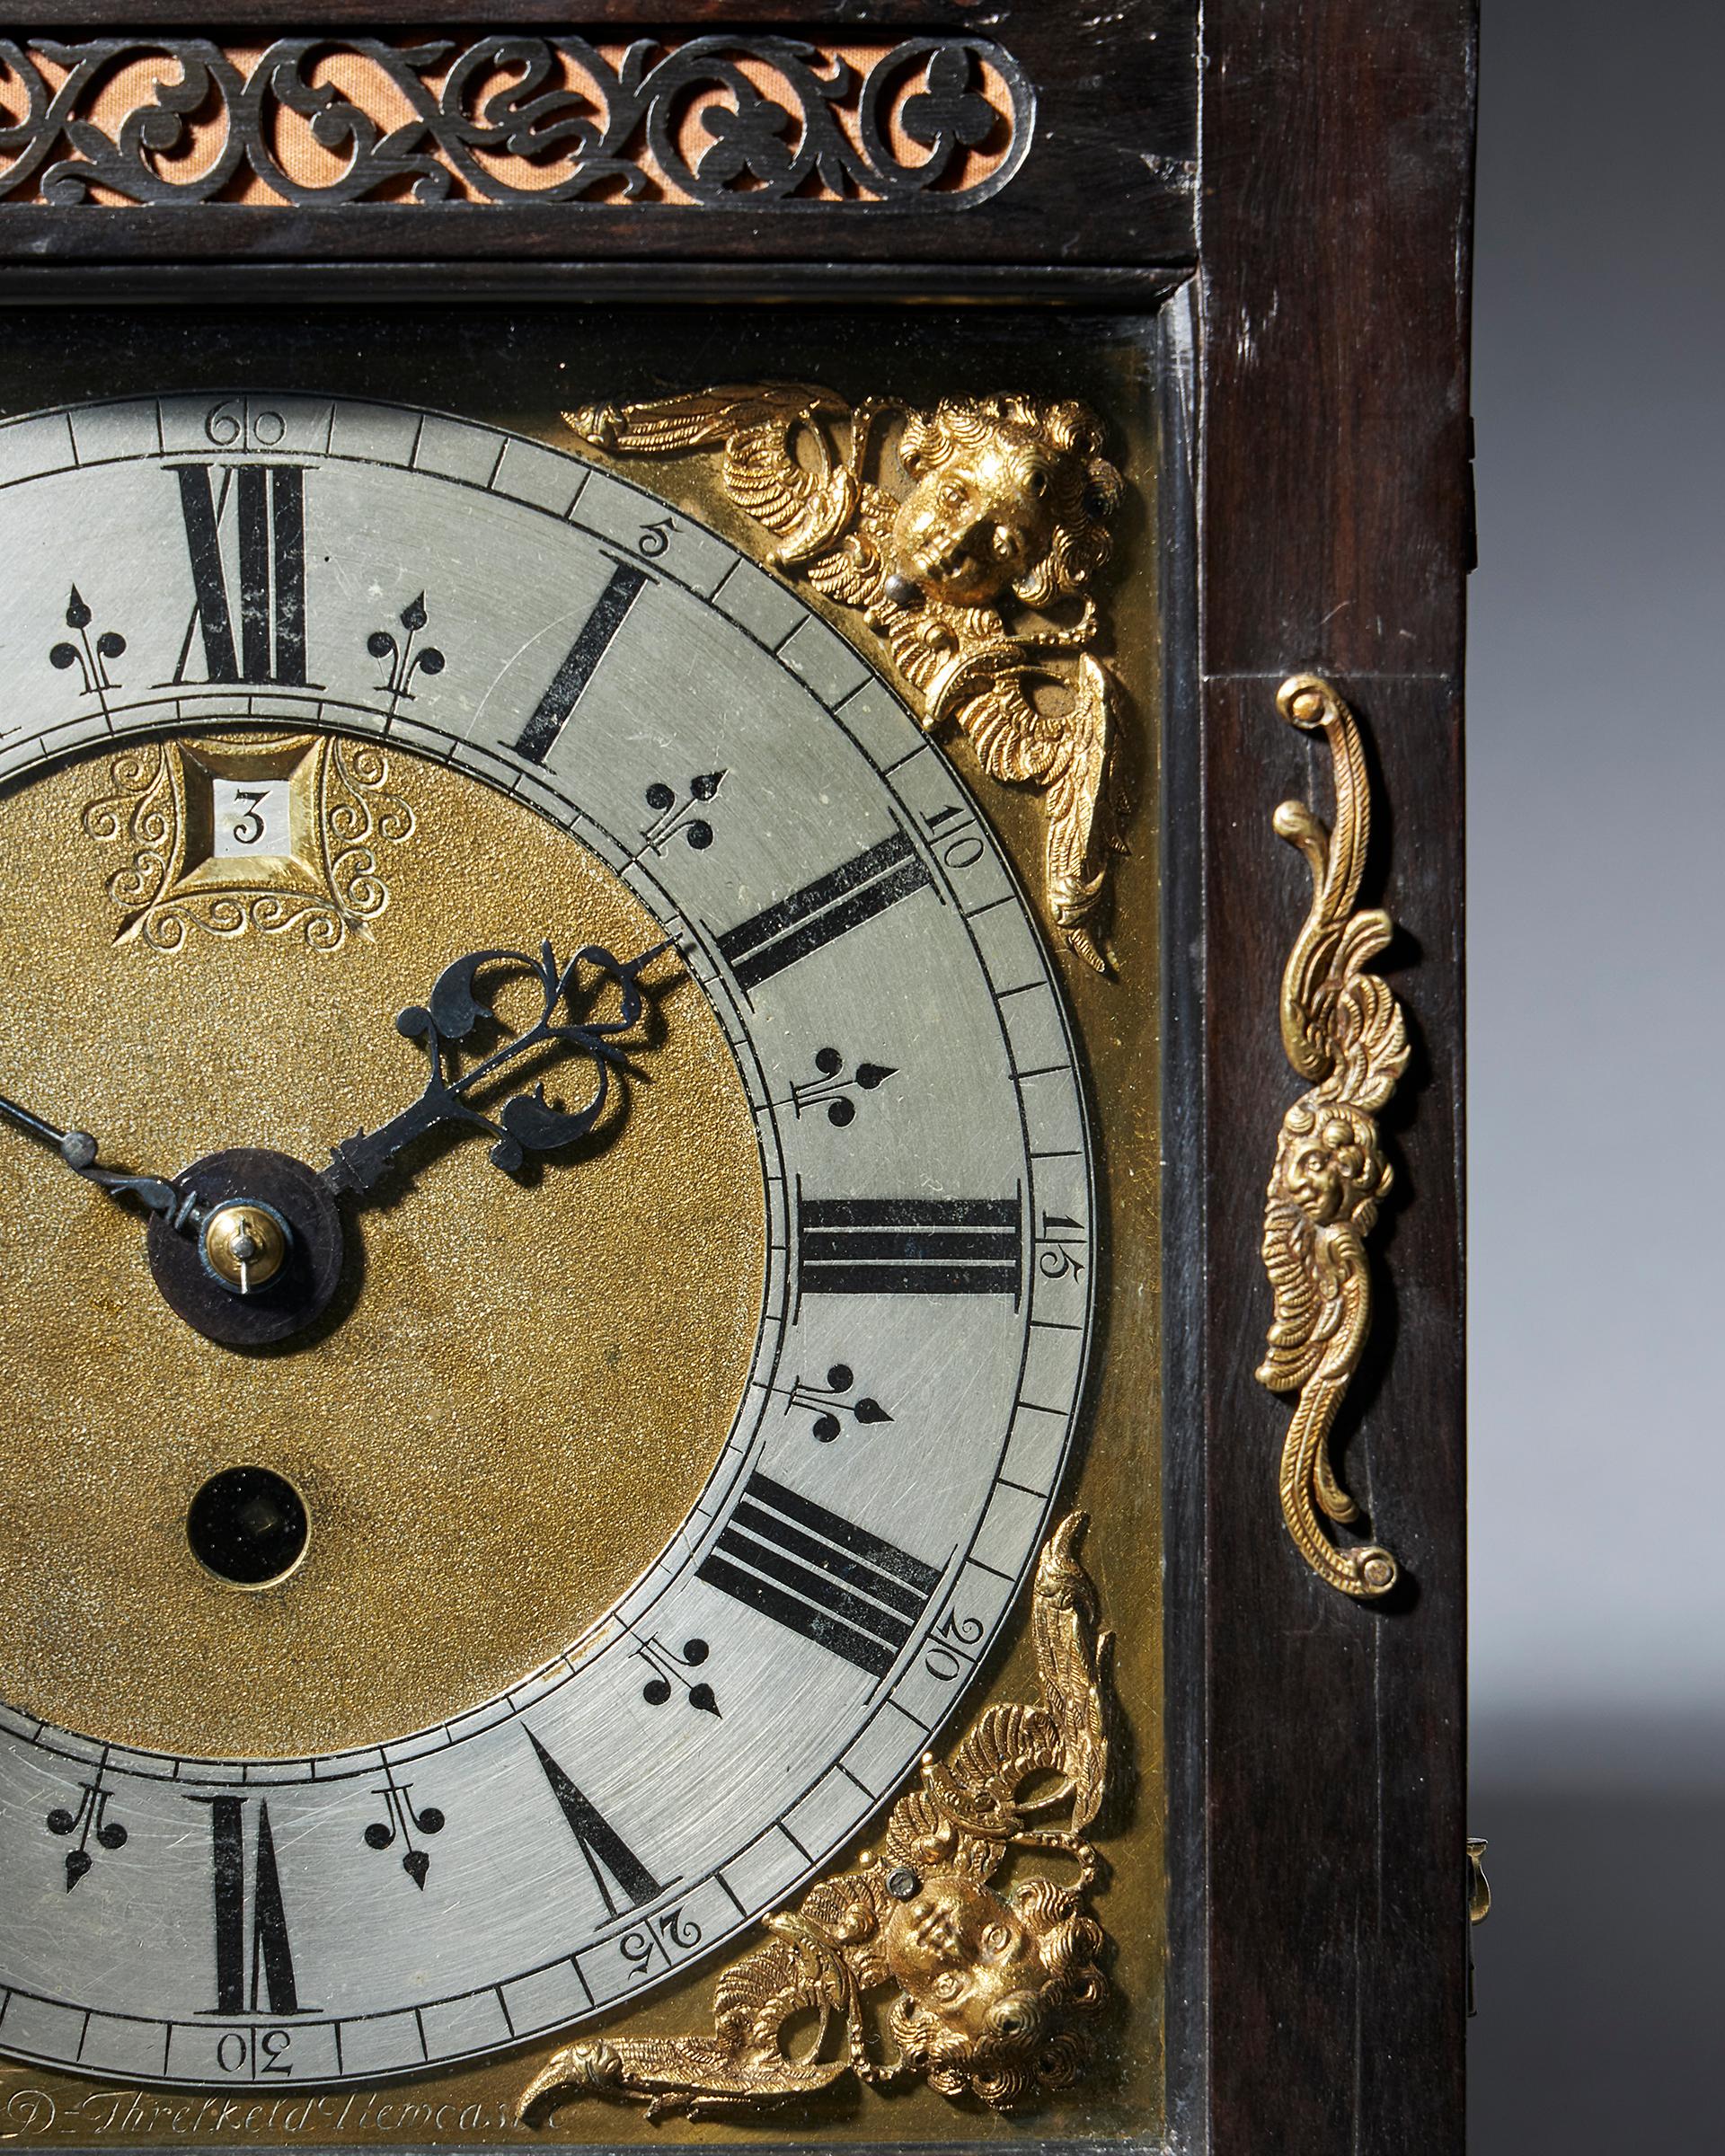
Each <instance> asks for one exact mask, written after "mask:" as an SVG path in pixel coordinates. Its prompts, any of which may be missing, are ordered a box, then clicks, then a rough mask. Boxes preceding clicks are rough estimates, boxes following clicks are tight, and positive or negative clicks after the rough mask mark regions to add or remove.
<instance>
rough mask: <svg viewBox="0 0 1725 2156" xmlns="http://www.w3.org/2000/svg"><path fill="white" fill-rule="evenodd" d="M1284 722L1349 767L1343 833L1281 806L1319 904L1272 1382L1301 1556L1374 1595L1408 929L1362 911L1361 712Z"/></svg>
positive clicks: (1330, 711) (1280, 1210)
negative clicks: (1356, 1441)
mask: <svg viewBox="0 0 1725 2156" xmlns="http://www.w3.org/2000/svg"><path fill="white" fill-rule="evenodd" d="M1276 700H1277V702H1278V706H1279V707H1280V710H1281V713H1282V716H1283V717H1284V718H1285V719H1286V720H1287V721H1288V723H1289V724H1290V725H1292V726H1297V727H1299V728H1301V729H1304V730H1305V731H1306V732H1308V733H1319V732H1321V733H1322V734H1323V737H1324V739H1325V740H1326V741H1327V742H1328V744H1329V747H1330V754H1331V764H1332V767H1333V770H1334V773H1335V789H1336V821H1335V827H1334V829H1333V830H1332V831H1331V830H1326V829H1325V828H1324V826H1323V824H1322V823H1321V822H1320V821H1319V819H1318V817H1316V816H1315V815H1314V813H1313V812H1312V810H1311V809H1310V808H1307V807H1306V805H1305V803H1304V802H1303V801H1284V802H1283V803H1282V805H1281V807H1280V808H1278V809H1277V811H1276V817H1275V824H1276V829H1277V831H1278V834H1279V835H1281V836H1282V837H1283V838H1285V839H1287V841H1288V843H1289V844H1291V845H1294V846H1296V847H1297V848H1298V849H1299V851H1300V853H1302V854H1304V856H1305V861H1306V864H1307V866H1308V867H1309V868H1310V870H1311V871H1312V908H1311V911H1310V913H1309V914H1308V915H1307V916H1306V919H1305V926H1304V927H1303V928H1302V929H1301V931H1300V932H1299V935H1298V936H1297V938H1296V941H1295V943H1294V948H1293V950H1292V951H1291V952H1290V954H1289V957H1288V960H1287V968H1286V969H1285V970H1284V973H1283V976H1282V996H1281V1027H1282V1045H1283V1047H1284V1048H1285V1049H1286V1051H1287V1059H1288V1061H1289V1063H1290V1064H1292V1065H1293V1066H1294V1069H1295V1071H1296V1074H1298V1075H1299V1076H1300V1077H1301V1078H1304V1079H1305V1080H1306V1081H1307V1082H1308V1084H1309V1086H1310V1091H1307V1092H1305V1093H1303V1094H1302V1095H1301V1096H1300V1098H1299V1099H1298V1100H1296V1102H1295V1103H1294V1105H1293V1107H1292V1108H1290V1109H1288V1111H1287V1115H1286V1116H1285V1117H1284V1118H1283V1119H1282V1133H1281V1140H1280V1143H1279V1144H1278V1147H1277V1151H1276V1165H1275V1170H1274V1172H1273V1173H1272V1175H1271V1177H1270V1182H1269V1206H1268V1209H1267V1211H1266V1213H1265V1216H1264V1238H1263V1258H1264V1266H1265V1269H1266V1270H1267V1271H1268V1273H1269V1282H1270V1286H1271V1288H1272V1290H1273V1291H1274V1294H1275V1317H1274V1321H1273V1322H1272V1324H1271V1326H1270V1328H1269V1353H1268V1354H1267V1355H1266V1356H1265V1358H1264V1361H1263V1363H1262V1364H1261V1366H1260V1368H1259V1371H1258V1377H1259V1381H1260V1383H1262V1384H1264V1385H1267V1386H1268V1387H1269V1389H1270V1391H1272V1392H1292V1393H1295V1394H1296V1395H1297V1399H1296V1404H1295V1409H1294V1419H1293V1421H1292V1423H1291V1424H1290V1425H1289V1427H1288V1432H1287V1440H1286V1442H1285V1443H1284V1445H1283V1448H1282V1465H1281V1499H1282V1515H1283V1517H1284V1519H1285V1520H1286V1521H1287V1530H1288V1533H1290V1534H1291V1535H1292V1536H1293V1538H1294V1541H1295V1543H1296V1546H1297V1548H1298V1550H1299V1551H1300V1554H1301V1556H1302V1557H1304V1558H1305V1561H1306V1562H1307V1564H1309V1565H1310V1566H1311V1568H1312V1569H1313V1570H1314V1572H1315V1573H1316V1574H1317V1575H1318V1577H1320V1578H1321V1579H1323V1580H1325V1581H1327V1582H1328V1584H1329V1585H1330V1586H1332V1587H1335V1588H1337V1589H1338V1590H1339V1591H1340V1593H1342V1594H1344V1595H1357V1596H1358V1597H1360V1598H1362V1599H1369V1598H1372V1597H1375V1596H1377V1595H1386V1594H1388V1593H1389V1591H1390V1589H1391V1588H1392V1587H1393V1586H1394V1585H1395V1582H1396V1578H1397V1567H1396V1562H1395V1560H1394V1558H1393V1557H1392V1556H1391V1554H1390V1552H1389V1551H1387V1550H1384V1549H1381V1548H1379V1547H1378V1546H1377V1545H1376V1544H1375V1543H1367V1544H1356V1545H1354V1546H1352V1547H1343V1546H1340V1545H1339V1544H1338V1543H1337V1542H1336V1541H1335V1539H1334V1537H1333V1536H1332V1535H1331V1533H1329V1532H1328V1530H1327V1529H1326V1526H1325V1524H1324V1523H1325V1522H1326V1521H1329V1522H1331V1523H1334V1524H1337V1525H1344V1526H1345V1525H1349V1524H1352V1523H1353V1522H1355V1521H1357V1520H1358V1518H1359V1516H1360V1512H1359V1507H1358V1505H1357V1504H1356V1502H1355V1501H1354V1499H1353V1498H1351V1497H1350V1496H1349V1493H1348V1492H1347V1491H1346V1490H1345V1489H1343V1488H1342V1487H1341V1484H1340V1481H1339V1480H1337V1477H1336V1473H1335V1470H1334V1468H1333V1466H1332V1465H1331V1459H1330V1450H1329V1447H1330V1437H1331V1430H1332V1429H1333V1427H1334V1425H1335V1420H1336V1416H1337V1414H1338V1412H1339V1410H1340V1407H1341V1403H1342V1400H1343V1398H1344V1396H1345V1395H1346V1393H1347V1391H1348V1387H1349V1383H1351V1382H1352V1379H1353V1377H1354V1374H1355V1373H1356V1371H1357V1370H1358V1367H1359V1363H1360V1357H1361V1356H1362V1355H1363V1354H1364V1353H1365V1349H1366V1343H1367V1339H1368V1337H1369V1335H1370V1332H1371V1324H1372V1278H1371V1264H1370V1259H1368V1258H1367V1251H1366V1239H1367V1236H1368V1235H1369V1234H1370V1233H1371V1231H1372V1227H1373V1225H1374V1224H1375V1223H1376V1219H1377V1213H1378V1207H1379V1206H1381V1205H1382V1203H1383V1201H1384V1196H1385V1194H1386V1193H1387V1192H1388V1190H1389V1188H1390V1183H1391V1168H1390V1163H1389V1162H1388V1160H1387V1159H1386V1158H1385V1156H1384V1147H1383V1143H1382V1140H1381V1137H1380V1135H1379V1132H1378V1127H1377V1116H1378V1112H1379V1111H1380V1110H1381V1109H1383V1107H1384V1104H1385V1102H1386V1101H1387V1100H1389V1098H1390V1096H1391V1094H1392V1093H1393V1091H1394V1090H1395V1087H1396V1083H1397V1081H1398V1080H1399V1079H1400V1078H1401V1076H1402V1071H1403V1070H1404V1069H1405V1068H1406V1066H1407V1061H1408V1038H1407V1029H1406V1026H1405V1024H1404V1022H1403V1020H1402V1011H1401V1006H1400V1005H1399V1004H1398V1003H1397V1002H1396V999H1395V997H1394V995H1393V994H1392V992H1391V990H1390V988H1389V985H1388V984H1387V983H1386V982H1384V981H1382V980H1380V979H1379V978H1378V977H1377V976H1376V974H1373V973H1369V972H1367V967H1368V966H1369V965H1370V964H1371V962H1372V960H1373V959H1376V958H1377V957H1378V956H1379V955H1380V954H1381V953H1382V951H1383V950H1384V948H1385V947H1386V945H1387V944H1388V943H1389V941H1390V938H1391V935H1392V933H1393V928H1392V924H1391V921H1390V917H1389V915H1387V914H1386V913H1384V912H1383V911H1382V910H1381V909H1379V908H1377V907H1368V908H1364V909H1361V910H1356V901H1357V900H1358V896H1359V885H1360V878H1361V875H1362V873H1363V871H1364V869H1365V863H1366V850H1367V841H1368V838H1369V835H1370V829H1371V793H1370V780H1369V777H1368V775H1367V769H1366V759H1365V753H1364V750H1363V749H1362V747H1361V744H1360V738H1359V729H1358V726H1357V725H1356V724H1355V721H1354V716H1353V713H1352V712H1351V711H1349V708H1348V706H1347V705H1346V704H1345V703H1344V702H1342V700H1341V698H1340V696H1339V695H1338V694H1337V693H1336V691H1335V690H1334V689H1333V688H1332V687H1331V685H1330V684H1329V683H1328V682H1326V681H1323V680H1321V679H1320V678H1319V677H1318V676H1316V675H1314V674H1298V675H1296V676H1293V677H1292V679H1290V680H1288V681H1285V682H1284V683H1283V684H1282V685H1281V688H1280V689H1279V690H1278V693H1277V699H1276Z"/></svg>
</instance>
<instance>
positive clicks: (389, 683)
mask: <svg viewBox="0 0 1725 2156" xmlns="http://www.w3.org/2000/svg"><path fill="white" fill-rule="evenodd" d="M396 618H397V619H398V620H399V621H400V623H401V625H402V627H403V629H404V630H405V631H406V632H407V633H406V635H405V636H404V637H402V638H399V639H398V638H397V637H395V636H394V634H393V633H392V632H390V631H389V630H387V629H374V630H373V631H372V632H371V634H370V635H369V636H368V637H367V639H366V649H367V651H369V652H370V654H371V656H372V657H373V658H380V659H382V660H383V661H384V662H385V665H386V666H387V667H388V669H389V670H388V672H387V673H386V674H385V677H384V680H383V682H382V685H381V686H382V688H383V692H384V694H385V696H387V697H388V698H389V700H390V702H391V703H401V702H403V701H405V702H409V703H411V702H412V701H413V677H414V676H415V675H416V674H424V675H427V676H432V675H438V674H441V673H442V671H443V669H444V666H445V664H446V663H447V662H446V661H445V659H444V656H443V653H442V652H441V651H439V650H438V648H437V646H436V645H435V644H422V645H420V649H418V650H417V651H416V650H415V649H413V644H414V640H415V638H416V637H417V636H418V635H419V633H420V630H421V629H423V628H424V627H425V624H426V621H427V618H428V617H427V614H426V608H425V594H424V593H423V592H420V596H418V598H416V599H410V600H409V601H408V603H407V605H405V606H403V609H402V611H401V613H400V614H399V615H398V616H397V617H396Z"/></svg>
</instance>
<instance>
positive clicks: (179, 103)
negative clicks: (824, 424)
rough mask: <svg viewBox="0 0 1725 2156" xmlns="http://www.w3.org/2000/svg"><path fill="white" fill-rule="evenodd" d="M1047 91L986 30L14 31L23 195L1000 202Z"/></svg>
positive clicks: (55, 200) (318, 202)
mask: <svg viewBox="0 0 1725 2156" xmlns="http://www.w3.org/2000/svg"><path fill="white" fill-rule="evenodd" d="M1034 117H1035V99H1034V95H1033V93H1032V91H1031V85H1030V83H1029V81H1028V79H1027V78H1026V77H1025V75H1024V74H1023V72H1022V69H1021V68H1020V67H1019V66H1018V64H1017V63H1016V61H1014V60H1013V57H1012V56H1011V55H1010V54H1009V53H1007V52H1006V51H1004V49H1002V48H1001V47H999V46H997V45H995V44H993V43H991V42H989V41H988V40H984V39H979V38H969V37H917V38H904V39H899V40H892V41H889V40H867V39H866V38H865V39H863V40H861V41H860V42H859V43H858V44H856V45H854V46H852V45H847V46H846V47H845V49H839V48H837V47H836V46H833V45H829V44H815V43H810V42H809V41H807V40H802V39H799V38H788V37H776V36H756V35H749V34H742V35H738V34H721V35H715V36H711V37H698V38H690V39H686V40H653V39H637V40H633V41H632V42H630V43H627V44H622V43H613V42H610V41H608V40H606V41H599V40H589V39H588V38H585V37H580V36H578V35H575V34H573V33H563V34H556V35H551V36H543V37H540V36H531V35H526V34H520V33H517V32H513V31H493V32H491V33H489V34H483V35H479V36H473V37H469V38H468V39H466V40H458V39H455V38H431V39H420V40H406V39H398V38H390V37H387V36H358V35H346V34H343V33H341V32H331V33H326V34H323V35H312V36H302V37H288V38H278V39H275V40H273V41H271V42H270V43H268V44H258V43H250V44H248V43H245V42H243V41H242V40H238V39H228V40H217V39H213V38H208V37H181V36H163V37H154V38H152V37H140V36H137V35H132V36H126V35H120V36H109V37H95V38H84V39H76V40H68V39H61V38H55V37H49V36H41V35H31V34H30V33H28V32H22V33H21V32H17V31H14V32H13V34H12V35H10V36H8V37H0V204H4V203H5V202H8V201H13V202H28V201H34V202H39V203H44V204H47V205H49V206H50V207H67V206H74V205H80V204H87V205H93V206H100V205H109V206H115V205H122V206H123V205H127V204H149V203H170V202H181V203H183V202H226V203H239V204H251V205H253V206H256V205H260V204H261V205H276V206H280V205H283V204H291V205H294V206H297V207H316V208H329V207H337V206H342V205H347V204H352V203H365V202H405V203H417V204H429V205H436V204H439V203H449V202H478V203H517V204H518V203H527V204H540V205H553V204H554V205H565V206H569V207H572V208H580V207H582V206H584V205H588V204H610V205H619V204H621V205H625V206H631V207H640V208H650V207H654V206H663V205H673V206H681V207H685V208H703V207H708V208H710V207H714V206H722V205H727V204H730V205H735V204H737V203H738V202H739V200H740V201H742V202H745V203H747V207H748V208H749V209H750V210H751V211H759V210H762V209H776V208H798V207H807V206H809V204H824V205H826V206H827V207H829V208H830V207H833V206H840V207H845V208H854V209H864V210H866V209H868V208H871V207H874V208H880V207H882V206H888V205H891V204H895V203H901V202H905V201H909V200H913V199H914V200H917V201H922V202H927V203H931V204H933V205H935V206H937V207H939V206H951V207H953V208H965V207H968V206H969V205H972V204H974V203H977V202H981V201H986V199H988V198H989V197H990V196H991V195H993V194H995V193H997V192H998V191H999V190H1000V189H1001V188H1002V187H1004V185H1005V184H1006V183H1007V182H1008V181H1010V180H1011V178H1012V177H1013V173H1014V172H1016V171H1017V170H1018V168H1019V166H1020V164H1021V163H1022V161H1023V158H1024V155H1025V153H1026V152H1027V150H1028V149H1029V147H1030V143H1031V132H1032V128H1033V126H1034Z"/></svg>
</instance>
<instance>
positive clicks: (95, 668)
mask: <svg viewBox="0 0 1725 2156" xmlns="http://www.w3.org/2000/svg"><path fill="white" fill-rule="evenodd" d="M95 618H96V617H95V615H94V614H93V613H92V611H91V608H90V604H89V601H88V600H87V599H85V597H84V594H83V593H82V592H81V591H80V590H79V589H78V588H77V586H76V585H74V586H73V587H72V592H71V596H70V597H69V598H68V599H67V600H66V627H67V628H68V629H70V630H71V631H73V632H74V633H75V635H76V637H77V640H78V641H77V642H76V643H71V642H68V641H66V639H65V638H62V639H61V641H59V642H58V643H57V644H54V645H51V646H50V647H49V654H48V663H49V666H50V667H57V668H58V670H59V671H60V672H61V673H62V674H64V673H66V672H67V671H68V670H69V669H70V668H71V667H76V668H77V669H78V676H79V679H80V681H81V683H82V686H81V687H80V688H79V690H78V694H79V695H80V696H96V697H100V698H102V701H103V702H104V704H105V702H106V700H107V696H108V692H109V691H110V690H111V689H114V688H118V687H119V683H118V682H117V681H115V679H114V678H113V676H111V674H110V673H109V671H108V661H109V660H110V659H111V658H119V657H120V656H121V655H122V653H123V652H124V651H125V649H126V639H125V638H124V637H123V636H122V635H121V634H120V633H119V630H118V629H104V630H103V631H102V633H101V634H100V635H99V636H97V637H94V638H93V637H92V636H91V634H90V624H91V623H92V622H93V621H94V620H95Z"/></svg>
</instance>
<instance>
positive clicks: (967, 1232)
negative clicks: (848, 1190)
mask: <svg viewBox="0 0 1725 2156" xmlns="http://www.w3.org/2000/svg"><path fill="white" fill-rule="evenodd" d="M797 1247H798V1251H799V1263H798V1271H797V1291H798V1293H799V1294H804V1295H1010V1296H1011V1297H1012V1298H1013V1303H1014V1305H1016V1303H1017V1302H1018V1299H1019V1294H1020V1292H1021V1289H1022V1282H1023V1272H1024V1263H1023V1256H1024V1226H1023V1208H1022V1205H1021V1203H1020V1201H1019V1199H1018V1198H1017V1197H998V1198H996V1197H803V1196H802V1195H801V1192H799V1193H798V1196H797Z"/></svg>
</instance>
